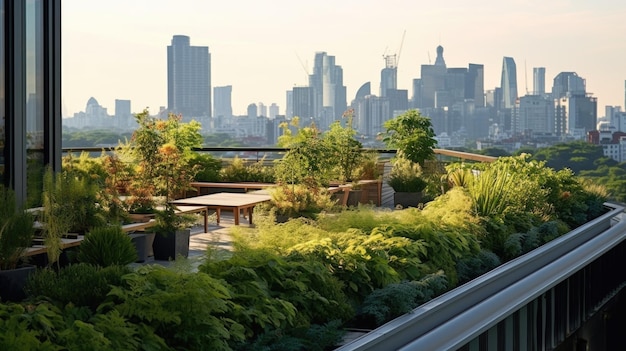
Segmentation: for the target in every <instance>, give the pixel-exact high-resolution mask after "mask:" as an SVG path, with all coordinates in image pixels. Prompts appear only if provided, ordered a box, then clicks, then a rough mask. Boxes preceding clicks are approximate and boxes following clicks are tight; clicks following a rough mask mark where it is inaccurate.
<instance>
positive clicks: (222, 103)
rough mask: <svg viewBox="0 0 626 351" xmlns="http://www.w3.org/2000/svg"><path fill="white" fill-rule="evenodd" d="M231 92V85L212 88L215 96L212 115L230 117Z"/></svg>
mask: <svg viewBox="0 0 626 351" xmlns="http://www.w3.org/2000/svg"><path fill="white" fill-rule="evenodd" d="M232 93H233V87H232V85H226V86H223V87H215V88H213V97H214V98H215V103H214V104H213V117H220V116H221V117H228V118H230V117H232V116H233V104H232Z"/></svg>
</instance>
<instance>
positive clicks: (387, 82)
mask: <svg viewBox="0 0 626 351" xmlns="http://www.w3.org/2000/svg"><path fill="white" fill-rule="evenodd" d="M384 58H385V68H383V69H382V71H380V96H381V97H386V96H387V91H389V90H395V89H398V65H397V62H396V55H386V56H384Z"/></svg>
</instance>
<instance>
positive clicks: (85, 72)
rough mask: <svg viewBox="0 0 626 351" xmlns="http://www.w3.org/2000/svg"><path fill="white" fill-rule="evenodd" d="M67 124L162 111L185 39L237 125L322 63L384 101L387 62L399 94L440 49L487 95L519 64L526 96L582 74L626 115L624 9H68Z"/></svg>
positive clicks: (283, 4)
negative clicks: (472, 66)
mask: <svg viewBox="0 0 626 351" xmlns="http://www.w3.org/2000/svg"><path fill="white" fill-rule="evenodd" d="M61 26H62V44H61V45H62V98H63V104H64V116H67V115H70V116H71V115H73V114H74V113H75V112H79V111H84V110H85V106H86V104H87V100H88V99H89V98H90V97H94V98H95V99H96V100H97V101H98V102H99V103H100V105H102V106H103V107H106V108H108V113H109V114H114V111H115V99H123V100H131V110H132V112H139V111H141V110H143V109H144V108H146V107H147V108H149V110H150V112H153V113H156V112H157V111H158V110H159V107H161V106H164V107H165V106H166V105H167V46H168V45H170V44H171V40H172V36H174V35H187V36H189V37H190V41H191V45H192V46H208V47H209V52H210V53H211V74H212V78H211V85H212V87H216V86H225V85H231V86H232V87H233V88H232V105H233V113H234V114H235V115H243V114H245V113H246V108H247V106H248V105H249V104H251V103H259V102H262V103H264V104H265V105H266V106H269V105H271V104H272V103H276V104H277V105H278V106H279V108H280V113H281V114H284V113H285V105H286V91H287V90H290V89H291V88H292V87H294V86H304V85H307V83H308V78H307V77H308V74H310V73H311V72H312V70H313V58H314V55H315V53H316V52H320V51H325V52H327V53H328V55H332V56H335V63H336V64H337V65H340V66H342V68H343V74H344V76H343V78H344V85H346V87H347V96H348V101H347V103H348V104H350V102H351V101H352V100H353V99H354V96H355V94H356V91H357V90H358V88H359V87H360V86H361V85H362V84H363V83H366V82H371V84H372V93H373V94H376V95H378V89H379V84H380V71H381V69H382V68H384V61H383V55H385V54H387V55H391V54H396V55H397V57H398V89H407V90H408V95H409V98H410V97H411V96H412V95H413V91H412V85H411V84H412V80H413V79H415V78H419V76H420V67H421V65H423V64H429V63H434V61H435V57H436V47H437V46H438V45H441V46H443V47H444V53H443V56H444V59H445V61H446V64H447V66H448V67H467V66H468V64H469V63H476V64H483V65H484V70H485V76H484V80H485V82H484V83H485V89H486V90H488V89H493V88H495V87H496V86H499V85H500V75H501V70H502V58H503V57H504V56H509V57H513V58H514V60H515V62H516V65H517V82H518V92H519V95H520V96H521V95H524V94H525V93H526V91H528V92H529V93H532V90H533V75H532V72H533V67H545V68H546V90H547V91H550V89H551V87H552V81H553V79H554V77H555V76H556V75H557V74H558V73H560V72H565V71H568V72H569V71H573V72H576V73H577V74H578V75H579V76H581V77H582V78H584V79H585V80H586V84H587V92H588V93H592V94H593V96H595V97H597V99H598V117H601V116H604V106H606V105H612V106H622V107H623V106H624V104H625V102H624V96H625V93H624V85H625V83H624V82H625V80H626V40H624V33H626V1H623V0H594V1H589V0H550V1H547V0H475V1H467V0H446V1H423V0H421V1H416V0H316V1H306V2H305V1H294V0H222V1H213V0H212V1H207V0H176V1H174V0H107V1H95V0H63V2H62V25H61Z"/></svg>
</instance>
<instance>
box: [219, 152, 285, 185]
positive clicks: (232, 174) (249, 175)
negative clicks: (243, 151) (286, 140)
mask: <svg viewBox="0 0 626 351" xmlns="http://www.w3.org/2000/svg"><path fill="white" fill-rule="evenodd" d="M264 162H265V158H263V159H261V160H259V161H257V162H254V163H252V164H250V165H248V164H247V162H246V161H245V160H244V159H241V158H239V157H237V156H235V158H234V159H233V160H232V162H231V163H230V164H229V165H228V166H226V167H224V168H222V169H221V170H220V179H221V180H222V181H225V182H234V183H236V182H259V183H274V180H275V178H274V168H273V167H270V166H265V165H264Z"/></svg>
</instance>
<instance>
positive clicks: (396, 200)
mask: <svg viewBox="0 0 626 351" xmlns="http://www.w3.org/2000/svg"><path fill="white" fill-rule="evenodd" d="M420 202H422V192H421V191H420V192H417V193H406V192H395V193H393V205H394V206H396V207H398V206H402V208H407V207H417V206H418V205H419V204H420Z"/></svg>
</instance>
